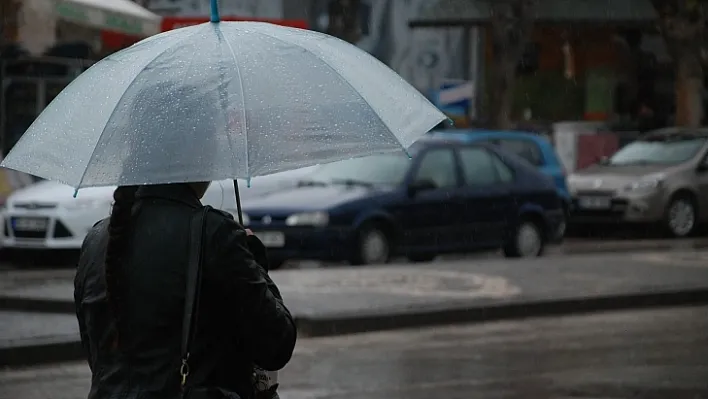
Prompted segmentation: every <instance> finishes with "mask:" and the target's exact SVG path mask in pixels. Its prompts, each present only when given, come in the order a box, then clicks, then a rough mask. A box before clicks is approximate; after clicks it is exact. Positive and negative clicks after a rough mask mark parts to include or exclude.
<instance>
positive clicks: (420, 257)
mask: <svg viewBox="0 0 708 399" xmlns="http://www.w3.org/2000/svg"><path fill="white" fill-rule="evenodd" d="M436 257H437V255H435V254H415V255H408V260H409V261H410V262H413V263H425V262H432V261H433V260H434V259H435V258H436Z"/></svg>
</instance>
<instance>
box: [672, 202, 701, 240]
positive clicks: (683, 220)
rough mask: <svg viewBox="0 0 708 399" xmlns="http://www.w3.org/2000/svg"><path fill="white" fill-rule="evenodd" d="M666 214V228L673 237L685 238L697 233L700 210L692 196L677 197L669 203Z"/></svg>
mask: <svg viewBox="0 0 708 399" xmlns="http://www.w3.org/2000/svg"><path fill="white" fill-rule="evenodd" d="M665 213H666V215H665V217H664V227H665V229H666V232H667V233H668V234H669V235H670V236H671V237H674V238H684V237H688V236H690V235H692V234H693V233H694V232H695V231H696V226H697V225H698V209H697V207H696V201H695V200H694V198H693V197H691V196H690V195H688V194H679V195H676V196H675V197H674V198H672V199H671V202H669V205H668V206H667V207H666V212H665Z"/></svg>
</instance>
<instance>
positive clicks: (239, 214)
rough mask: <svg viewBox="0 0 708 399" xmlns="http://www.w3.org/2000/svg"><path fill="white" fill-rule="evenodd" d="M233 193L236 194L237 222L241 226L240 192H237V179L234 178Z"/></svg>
mask: <svg viewBox="0 0 708 399" xmlns="http://www.w3.org/2000/svg"><path fill="white" fill-rule="evenodd" d="M234 193H235V194H236V211H237V212H238V222H239V223H241V225H242V226H243V212H241V194H240V193H239V192H238V180H236V179H234Z"/></svg>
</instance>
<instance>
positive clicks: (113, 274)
mask: <svg viewBox="0 0 708 399" xmlns="http://www.w3.org/2000/svg"><path fill="white" fill-rule="evenodd" d="M137 190H138V186H120V187H118V188H116V190H115V191H114V192H113V201H114V203H113V210H112V211H111V217H110V220H109V224H108V245H107V247H106V260H105V274H106V294H107V298H108V304H109V306H110V308H111V310H112V312H113V317H114V318H115V321H116V330H117V336H116V339H115V341H114V345H115V346H117V345H118V343H119V337H120V336H121V335H122V332H123V331H124V324H123V306H122V302H123V296H124V295H125V289H124V288H125V287H123V286H122V282H123V281H125V280H124V279H123V275H122V274H123V267H122V264H123V256H124V254H125V253H126V247H127V246H128V243H129V242H130V230H131V219H132V211H133V205H134V204H135V193H136V192H137Z"/></svg>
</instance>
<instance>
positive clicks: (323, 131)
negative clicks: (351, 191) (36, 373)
mask: <svg viewBox="0 0 708 399" xmlns="http://www.w3.org/2000/svg"><path fill="white" fill-rule="evenodd" d="M212 21H215V22H211V23H206V24H201V25H197V26H192V27H188V28H183V29H177V30H173V31H169V32H165V33H161V34H158V35H155V36H152V37H149V38H147V39H145V40H143V41H141V42H139V43H137V44H135V45H133V46H131V47H129V48H127V49H125V50H123V51H120V52H118V53H115V54H113V55H111V56H108V57H107V58H105V59H104V60H102V61H100V62H98V63H96V64H95V65H94V66H92V67H91V68H89V69H88V70H87V71H86V72H84V73H83V74H82V75H81V76H79V77H78V78H77V79H76V80H74V81H73V82H72V83H71V84H70V85H69V86H68V87H67V88H66V89H65V90H64V91H62V92H61V93H60V94H59V95H58V96H57V97H56V99H55V100H54V101H52V103H51V104H49V106H48V107H47V108H46V109H45V110H44V112H42V114H41V115H40V116H39V117H38V118H37V120H36V121H35V122H34V123H33V124H32V126H30V128H29V129H28V131H27V132H26V133H25V134H24V135H23V136H22V138H21V139H20V141H19V142H18V143H17V144H16V145H15V147H14V148H13V150H12V151H11V152H10V153H9V154H8V156H7V157H6V158H5V160H4V161H3V162H2V165H1V166H4V167H7V168H11V169H15V170H19V171H22V172H26V173H29V174H32V175H35V176H39V177H42V178H46V179H51V180H58V181H60V182H63V183H66V184H69V185H71V186H73V187H75V188H76V189H77V190H78V189H79V188H82V187H92V186H108V185H140V184H161V183H177V182H188V181H211V180H219V179H236V178H241V179H250V178H251V177H255V176H260V175H267V174H271V173H275V172H280V171H284V170H290V169H295V168H300V167H305V166H310V165H314V164H319V163H326V162H333V161H338V160H342V159H346V158H352V157H358V156H365V155H370V154H373V153H379V152H387V151H404V150H405V149H406V148H407V147H408V146H410V145H411V144H412V143H413V142H414V141H415V140H416V139H418V138H419V137H420V136H422V135H423V134H424V133H425V132H427V131H428V130H430V129H431V128H432V127H434V126H435V125H437V124H438V123H439V122H441V121H442V120H444V119H445V116H444V115H443V114H442V113H441V112H440V111H439V110H438V109H437V108H435V107H434V106H433V105H432V104H431V103H430V102H429V101H428V100H427V99H426V98H425V97H423V96H422V95H421V94H420V93H419V92H418V91H417V90H416V89H415V88H413V87H412V86H410V85H409V84H408V83H407V82H405V81H404V80H403V79H402V78H401V77H400V76H398V75H397V74H396V73H395V72H393V71H392V70H391V69H389V68H388V67H387V66H385V65H384V64H382V63H381V62H379V61H378V60H376V59H375V58H374V57H372V56H370V55H369V54H367V53H366V52H364V51H362V50H360V49H358V48H357V47H355V46H353V45H350V44H348V43H346V42H344V41H341V40H339V39H336V38H333V37H331V36H328V35H325V34H321V33H317V32H313V31H308V30H303V29H295V28H287V27H280V26H276V25H272V24H267V23H258V22H221V23H219V22H218V13H217V14H216V15H215V16H213V18H212ZM236 189H237V191H238V187H237V186H236Z"/></svg>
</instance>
